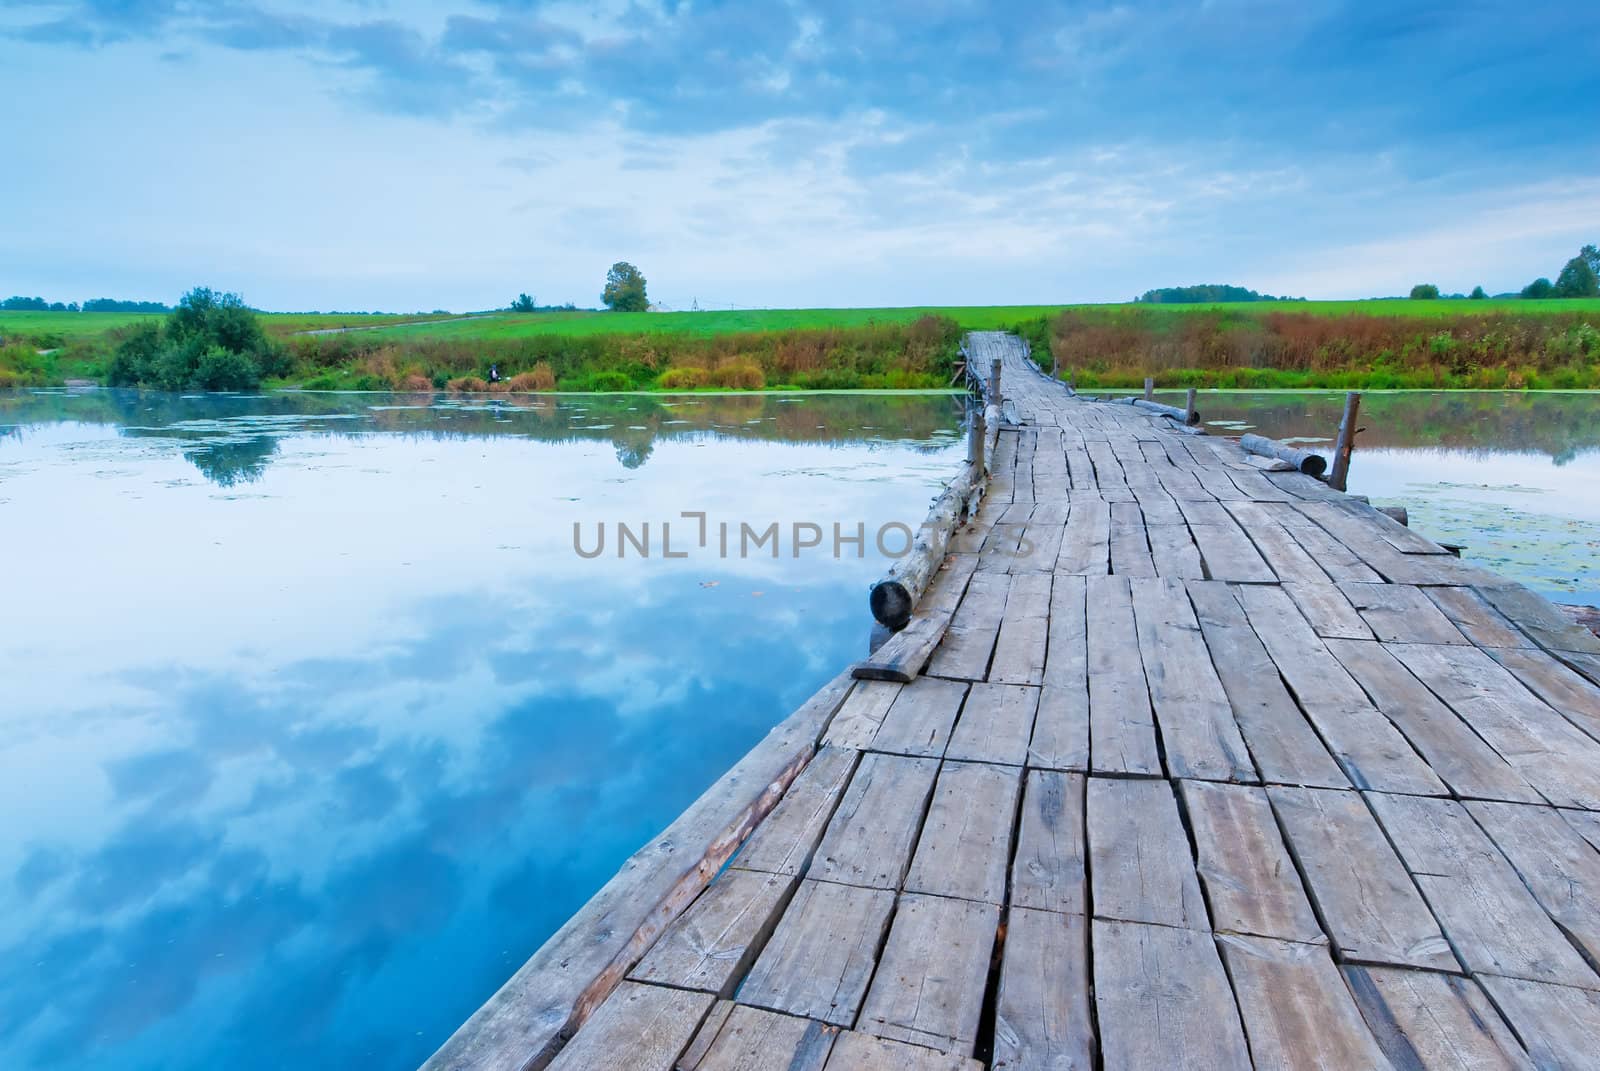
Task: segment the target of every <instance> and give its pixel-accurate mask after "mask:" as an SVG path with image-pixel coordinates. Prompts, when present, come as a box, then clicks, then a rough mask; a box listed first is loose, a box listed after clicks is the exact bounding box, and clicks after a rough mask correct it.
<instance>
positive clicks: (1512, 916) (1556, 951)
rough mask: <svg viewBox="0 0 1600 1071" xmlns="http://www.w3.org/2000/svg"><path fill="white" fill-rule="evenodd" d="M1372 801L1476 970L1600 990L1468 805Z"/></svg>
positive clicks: (1371, 796)
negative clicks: (1488, 836)
mask: <svg viewBox="0 0 1600 1071" xmlns="http://www.w3.org/2000/svg"><path fill="white" fill-rule="evenodd" d="M1367 800H1368V803H1369V804H1370V805H1371V807H1372V810H1373V812H1374V813H1375V814H1376V815H1377V816H1378V821H1379V822H1381V823H1382V824H1383V828H1384V830H1385V831H1386V832H1387V833H1388V834H1389V839H1390V840H1391V841H1393V842H1394V846H1395V848H1396V849H1397V850H1398V851H1399V852H1400V856H1401V858H1402V859H1404V860H1405V863H1406V867H1407V869H1409V870H1410V871H1411V873H1412V875H1413V877H1414V879H1415V881H1416V883H1417V886H1418V888H1420V889H1421V890H1422V894H1423V896H1425V897H1427V899H1428V905H1429V906H1430V907H1431V908H1432V909H1433V913H1434V914H1435V915H1436V916H1438V919H1439V923H1440V925H1441V926H1443V928H1444V932H1445V934H1446V935H1447V936H1448V937H1449V938H1450V943H1451V945H1452V946H1453V947H1454V948H1455V949H1456V951H1457V952H1458V953H1459V955H1460V956H1461V959H1462V962H1463V963H1464V964H1465V965H1466V967H1467V969H1468V970H1470V971H1473V972H1474V973H1477V972H1488V973H1493V974H1503V975H1507V976H1509V977H1512V978H1528V979H1531V980H1533V981H1549V982H1559V983H1561V984H1564V985H1575V986H1579V987H1581V988H1590V989H1600V976H1596V974H1595V973H1594V972H1593V971H1592V970H1590V969H1589V966H1588V964H1586V963H1584V961H1583V959H1582V957H1580V956H1579V955H1578V953H1577V952H1576V951H1575V950H1574V949H1573V947H1572V945H1571V944H1569V943H1568V942H1567V940H1566V938H1565V937H1563V936H1562V935H1561V931H1560V930H1558V929H1557V928H1556V926H1555V924H1554V923H1552V922H1551V921H1550V919H1549V918H1548V917H1547V916H1546V915H1545V913H1544V912H1543V911H1542V910H1541V909H1540V908H1539V905H1538V903H1537V902H1535V900H1534V899H1533V896H1532V895H1531V894H1530V893H1529V892H1528V890H1527V888H1526V887H1525V886H1524V885H1523V884H1522V882H1521V880H1520V879H1519V878H1518V877H1517V874H1516V872H1515V871H1514V870H1512V869H1511V865H1510V864H1509V863H1507V862H1506V860H1505V857H1504V856H1502V855H1501V854H1500V852H1499V851H1498V850H1497V849H1496V848H1495V846H1494V845H1493V844H1492V843H1491V842H1490V841H1489V838H1487V837H1486V836H1484V835H1483V831H1482V830H1480V829H1479V828H1478V826H1477V824H1476V823H1474V822H1473V821H1472V818H1471V816H1470V815H1468V814H1467V812H1466V810H1465V808H1463V807H1462V805H1461V804H1459V803H1457V802H1456V801H1454V800H1440V799H1427V798H1424V797H1420V796H1390V795H1385V794H1383V793H1379V792H1373V793H1368V794H1367Z"/></svg>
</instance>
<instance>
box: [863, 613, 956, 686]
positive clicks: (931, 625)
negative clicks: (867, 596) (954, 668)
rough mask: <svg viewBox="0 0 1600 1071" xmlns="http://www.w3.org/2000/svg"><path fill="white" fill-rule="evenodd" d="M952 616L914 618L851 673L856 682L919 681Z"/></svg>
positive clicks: (935, 615) (941, 614)
mask: <svg viewBox="0 0 1600 1071" xmlns="http://www.w3.org/2000/svg"><path fill="white" fill-rule="evenodd" d="M950 616H951V615H950V612H949V611H942V612H934V613H926V614H921V613H919V614H913V615H911V622H910V624H908V625H906V627H905V628H903V629H901V630H900V631H899V632H896V633H895V634H894V635H893V636H891V637H889V639H888V640H887V641H886V642H885V643H884V645H883V646H882V647H879V648H878V649H877V650H876V651H873V652H872V654H871V655H870V656H869V657H867V658H865V659H863V660H862V661H860V662H857V663H856V664H855V667H854V669H853V670H852V671H851V673H852V675H853V676H854V677H855V678H856V679H857V680H868V681H899V682H901V683H906V682H909V681H913V680H916V679H917V674H919V673H921V672H922V667H923V666H926V665H927V664H928V659H929V658H931V657H932V656H933V649H934V648H935V647H937V646H939V641H940V640H942V639H944V633H945V629H947V628H949V627H950Z"/></svg>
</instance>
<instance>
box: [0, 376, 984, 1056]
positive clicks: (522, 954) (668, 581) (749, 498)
mask: <svg viewBox="0 0 1600 1071" xmlns="http://www.w3.org/2000/svg"><path fill="white" fill-rule="evenodd" d="M307 403H308V399H305V398H285V397H283V396H271V397H267V398H262V399H177V398H171V397H166V396H150V395H143V396H140V395H124V394H114V395H113V394H110V393H109V392H95V393H93V394H89V395H83V396H79V397H68V396H65V395H45V396H39V395H33V396H27V397H21V398H19V397H18V396H8V397H5V398H3V399H0V421H3V422H4V423H7V424H10V425H12V426H13V428H14V431H13V432H12V433H11V434H9V435H7V436H5V437H3V438H0V530H3V531H5V532H6V537H7V550H8V556H9V557H10V559H11V561H12V562H13V563H14V564H18V565H21V566H24V567H22V568H16V569H14V570H13V575H12V576H11V577H10V578H8V593H9V594H10V596H11V598H10V599H9V600H8V604H7V605H8V610H9V611H10V612H9V613H7V614H5V615H3V616H0V679H4V680H6V681H7V683H8V694H7V699H6V702H5V704H4V705H3V706H0V733H3V735H0V813H3V814H5V815H6V816H7V821H6V822H5V823H4V826H3V827H0V875H7V874H9V875H11V877H10V878H9V880H8V879H6V878H4V877H0V1066H4V1067H7V1068H13V1067H15V1068H34V1067H38V1068H51V1067H82V1066H105V1067H117V1068H129V1069H146V1068H148V1069H156V1068H161V1069H187V1068H215V1067H218V1066H234V1067H240V1068H277V1067H288V1066H294V1067H307V1068H318V1067H329V1068H332V1067H340V1068H345V1067H363V1068H365V1067H373V1068H391V1067H392V1068H409V1067H412V1066H415V1065H416V1064H417V1063H418V1062H419V1061H420V1060H421V1059H422V1058H423V1057H424V1056H426V1054H427V1053H428V1052H430V1051H431V1050H432V1049H433V1048H434V1047H435V1046H436V1045H437V1044H438V1043H439V1041H440V1040H442V1039H443V1037H444V1036H445V1035H446V1034H448V1032H449V1031H450V1030H451V1029H453V1028H454V1026H455V1025H456V1024H457V1023H458V1022H459V1021H460V1020H461V1019H462V1018H464V1017H465V1016H466V1015H467V1014H468V1013H469V1012H470V1011H471V1009H472V1008H473V1007H475V1006H476V1004H477V1003H478V1002H479V1001H481V1000H482V999H483V998H484V997H486V996H487V995H488V994H489V993H490V992H492V990H493V989H494V988H495V987H496V986H497V985H498V984H499V982H500V981H502V980H503V979H504V978H505V977H507V976H508V975H509V974H510V973H511V971H512V970H514V969H515V967H516V966H517V965H518V964H520V963H521V962H522V960H523V959H525V958H526V956H527V955H528V954H529V953H530V952H531V951H532V949H534V948H536V947H537V946H538V944H539V943H541V941H542V940H543V939H544V938H545V937H546V936H547V935H548V934H549V933H550V932H551V931H552V930H553V929H554V927H555V926H556V925H558V924H559V923H560V922H561V921H562V920H564V919H565V918H566V917H567V915H568V914H570V913H571V911H572V910H574V909H575V908H576V907H577V906H578V905H579V904H581V903H582V901H583V900H584V899H586V898H587V897H588V896H589V895H590V894H591V893H592V892H593V890H594V889H595V888H597V887H598V886H599V885H600V884H601V883H602V882H603V881H604V880H605V878H607V877H609V876H610V874H611V873H612V872H613V871H614V870H615V868H616V866H617V865H618V863H619V862H620V861H621V860H622V859H623V858H625V857H626V856H627V854H629V853H630V852H632V851H633V850H634V849H636V848H637V847H638V846H639V845H640V844H641V843H643V842H644V841H645V840H646V839H647V838H648V837H650V836H651V835H653V834H654V833H655V832H656V831H657V830H658V829H659V828H660V827H661V826H662V825H664V824H665V822H666V821H668V820H670V818H671V817H672V816H674V815H675V814H676V813H677V812H678V811H679V810H681V809H682V807H684V806H685V805H686V804H687V803H689V802H690V801H691V800H692V799H693V798H694V797H695V796H696V795H697V794H698V793H699V792H700V791H701V790H702V789H703V788H704V786H705V785H707V784H708V783H710V781H712V780H713V779H715V777H716V776H718V775H719V774H720V773H721V772H722V771H723V770H724V769H726V768H727V766H728V765H729V764H730V763H731V762H732V761H733V760H734V759H735V758H737V756H738V755H739V754H741V753H742V752H743V751H744V750H746V749H747V748H748V747H749V746H750V745H751V744H752V743H753V742H754V741H755V740H756V739H759V737H760V736H761V734H762V733H764V732H765V730H766V728H767V727H768V726H769V725H770V724H771V723H772V722H773V721H774V720H775V719H776V718H778V717H781V716H782V714H783V713H785V712H787V711H788V710H789V709H792V708H793V707H794V706H795V705H796V704H797V703H798V702H799V701H800V700H802V699H803V698H804V697H805V695H807V694H809V692H810V691H811V690H812V689H814V688H815V687H816V686H817V685H818V684H820V683H821V682H822V681H823V680H825V679H827V678H828V677H830V676H831V675H832V674H833V673H834V672H836V671H837V669H838V667H839V666H840V665H842V664H843V663H844V662H845V661H846V660H847V659H848V658H849V657H851V656H853V655H855V654H856V653H857V651H858V649H859V647H860V645H861V644H862V643H863V642H864V638H865V626H866V624H867V620H866V618H867V615H866V613H865V609H864V599H863V597H862V593H863V591H864V588H865V585H866V583H867V581H868V580H869V579H870V578H871V577H872V576H873V575H875V574H876V573H877V572H878V571H880V570H881V568H882V563H881V562H877V561H873V560H871V557H870V555H872V554H873V549H872V547H871V545H870V542H869V544H868V545H867V547H866V548H865V553H866V554H867V555H869V557H867V558H864V559H854V558H846V559H844V560H842V561H834V560H832V559H831V558H827V557H823V558H815V557H808V558H802V559H800V560H795V559H792V558H788V557H787V556H786V557H784V558H781V559H778V560H773V559H771V558H768V557H755V558H750V559H745V560H729V561H722V560H717V559H713V558H707V557H704V556H700V557H696V558H693V559H691V560H688V561H662V560H660V559H659V558H652V559H651V560H649V561H648V562H641V561H637V560H633V559H630V560H627V561H617V560H616V559H615V558H609V557H608V558H606V559H601V560H596V561H593V562H588V561H582V560H580V559H578V558H577V557H576V556H575V555H574V554H572V552H571V549H570V542H569V540H570V532H571V524H572V523H573V522H574V521H581V522H582V523H585V524H592V523H594V522H596V521H599V520H608V521H613V522H614V521H615V520H616V519H618V518H619V517H620V518H624V519H628V520H635V519H654V518H656V517H660V516H673V515H675V513H676V512H677V511H678V510H682V509H705V510H708V511H710V512H712V513H713V514H714V515H718V514H720V515H724V516H730V517H748V518H750V519H752V520H759V521H761V522H762V523H765V521H766V520H769V519H771V520H781V521H787V520H789V519H816V520H819V521H824V522H827V521H832V520H839V521H844V522H847V523H854V522H855V521H857V520H860V521H863V522H865V523H867V524H868V525H869V526H873V525H876V524H880V523H883V522H885V521H888V520H911V521H915V520H916V519H919V518H920V516H921V514H922V513H923V511H924V510H925V508H926V504H927V500H928V498H929V496H930V493H931V491H932V489H933V487H934V486H935V485H936V483H937V481H938V480H939V479H940V478H941V477H943V476H946V475H948V473H949V472H950V471H952V470H953V469H954V467H955V466H956V464H957V463H958V462H959V458H960V456H961V452H962V450H961V445H960V440H959V435H958V434H957V427H956V410H955V408H954V404H953V403H952V402H951V400H950V399H948V398H946V397H924V398H903V397H902V398H873V397H867V396H846V397H829V398H805V399H786V398H763V399H727V400H724V399H704V400H702V399H693V400H692V403H693V404H689V405H685V406H676V405H663V404H662V403H661V402H659V401H657V400H654V399H598V398H597V399H583V400H581V401H572V400H564V401H563V402H562V403H560V404H559V405H555V404H549V405H546V406H543V407H535V406H526V407H513V406H499V407H493V406H479V405H471V404H459V403H446V404H438V405H431V404H430V407H426V408H404V409H374V408H372V407H371V403H370V402H365V401H351V400H348V399H342V400H330V399H310V400H309V404H307ZM302 407H303V408H302ZM680 421H681V423H680ZM602 425H610V426H609V427H602ZM904 428H910V429H913V431H914V432H915V434H913V435H911V436H908V437H904V438H902V437H901V429H904ZM878 429H883V430H882V431H880V430H878ZM891 429H892V430H891ZM886 432H887V433H889V434H888V437H884V436H885V433H886ZM646 458H648V464H647V465H645V466H644V467H643V468H639V467H638V463H639V462H642V461H643V460H644V459H646ZM630 465H632V467H630Z"/></svg>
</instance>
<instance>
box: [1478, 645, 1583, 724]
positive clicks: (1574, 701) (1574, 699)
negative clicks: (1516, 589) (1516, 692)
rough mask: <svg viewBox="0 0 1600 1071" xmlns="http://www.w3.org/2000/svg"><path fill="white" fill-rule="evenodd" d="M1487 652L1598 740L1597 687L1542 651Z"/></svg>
mask: <svg viewBox="0 0 1600 1071" xmlns="http://www.w3.org/2000/svg"><path fill="white" fill-rule="evenodd" d="M1486 653H1487V654H1488V655H1489V657H1490V658H1492V659H1494V660H1495V661H1496V662H1499V663H1500V664H1501V665H1502V666H1504V667H1505V668H1506V669H1508V670H1510V671H1511V674H1512V676H1514V677H1516V678H1517V680H1519V681H1521V682H1522V683H1523V685H1524V686H1525V687H1526V688H1527V689H1528V690H1529V691H1531V692H1532V693H1533V694H1534V695H1537V696H1538V697H1539V698H1540V699H1543V700H1544V701H1545V702H1546V703H1547V704H1549V706H1550V707H1552V708H1553V709H1554V710H1555V711H1556V712H1557V713H1559V714H1561V715H1562V716H1564V717H1565V718H1566V719H1567V720H1568V721H1570V722H1572V724H1574V725H1576V726H1577V727H1578V728H1580V729H1582V730H1583V731H1584V732H1585V733H1587V734H1589V736H1591V737H1594V738H1596V739H1600V686H1596V685H1594V684H1591V683H1590V682H1589V681H1588V680H1586V679H1584V678H1583V677H1582V676H1580V675H1579V674H1577V673H1575V672H1573V671H1572V670H1571V669H1569V668H1567V667H1566V666H1565V665H1563V664H1562V663H1560V662H1559V661H1557V660H1556V658H1555V656H1553V655H1550V654H1547V653H1545V652H1544V651H1536V650H1512V649H1509V648H1507V649H1494V648H1490V649H1489V650H1488V651H1487V652H1486Z"/></svg>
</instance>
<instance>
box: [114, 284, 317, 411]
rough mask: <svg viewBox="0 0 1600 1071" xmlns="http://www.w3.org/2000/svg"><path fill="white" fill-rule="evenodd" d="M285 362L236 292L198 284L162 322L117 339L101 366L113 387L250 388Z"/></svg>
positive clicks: (281, 350)
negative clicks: (108, 360) (119, 340)
mask: <svg viewBox="0 0 1600 1071" xmlns="http://www.w3.org/2000/svg"><path fill="white" fill-rule="evenodd" d="M288 367H289V355H288V352H287V350H285V348H284V347H283V346H281V345H279V344H277V343H275V342H273V341H272V340H271V339H269V338H267V336H266V333H265V332H264V331H262V329H261V323H260V321H258V320H257V319H256V314H255V312H254V311H252V310H251V309H250V308H249V307H248V306H246V305H245V303H244V299H243V298H241V297H240V296H239V295H238V294H221V293H218V292H216V291H215V290H212V289H211V288H210V287H205V286H198V287H195V288H194V289H193V290H191V291H189V292H188V293H187V294H185V295H183V297H182V298H181V299H180V300H179V301H178V306H177V308H175V309H173V310H172V312H171V313H170V314H168V316H167V318H166V320H165V321H163V322H162V323H159V324H156V323H142V324H139V325H137V326H136V327H134V328H133V329H132V330H130V331H129V332H128V333H127V334H126V335H125V336H124V337H123V339H122V341H121V342H120V343H118V345H117V348H116V351H115V352H114V353H113V354H112V357H111V363H110V365H109V367H108V368H107V370H106V378H107V379H108V380H109V381H110V383H111V385H112V386H114V387H151V388H155V389H158V390H253V389H255V388H256V387H257V386H259V385H260V383H261V377H262V376H268V375H282V374H283V373H284V372H285V371H287V370H288Z"/></svg>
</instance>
